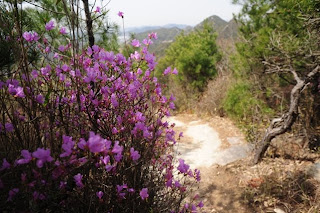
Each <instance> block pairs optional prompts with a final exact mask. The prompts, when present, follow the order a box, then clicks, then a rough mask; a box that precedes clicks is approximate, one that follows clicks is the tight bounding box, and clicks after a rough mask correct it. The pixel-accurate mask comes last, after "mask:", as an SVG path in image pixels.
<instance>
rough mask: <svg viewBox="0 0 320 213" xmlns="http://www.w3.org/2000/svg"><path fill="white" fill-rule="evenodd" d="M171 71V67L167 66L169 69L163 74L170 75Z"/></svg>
mask: <svg viewBox="0 0 320 213" xmlns="http://www.w3.org/2000/svg"><path fill="white" fill-rule="evenodd" d="M170 72H171V67H167V69H165V70H164V72H163V75H168V74H169V73H170Z"/></svg>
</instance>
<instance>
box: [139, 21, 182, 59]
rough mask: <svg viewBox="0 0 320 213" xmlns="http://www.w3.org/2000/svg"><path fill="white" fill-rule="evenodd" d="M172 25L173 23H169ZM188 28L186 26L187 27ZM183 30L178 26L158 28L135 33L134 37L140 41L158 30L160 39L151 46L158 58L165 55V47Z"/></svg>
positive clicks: (151, 50)
mask: <svg viewBox="0 0 320 213" xmlns="http://www.w3.org/2000/svg"><path fill="white" fill-rule="evenodd" d="M168 26H172V25H168ZM185 29H186V28H185ZM182 31H183V30H182V29H181V28H178V27H171V28H164V27H161V28H158V29H152V30H148V31H145V32H141V33H136V34H134V37H135V38H136V39H138V40H140V41H142V40H143V39H145V38H147V37H148V34H149V33H151V32H156V33H157V36H158V39H157V40H154V43H153V44H152V45H151V46H150V49H149V51H150V52H152V53H155V54H156V56H157V58H160V57H162V56H163V55H164V52H165V49H166V48H167V47H168V46H169V45H170V44H171V43H172V42H173V41H174V39H175V37H176V36H177V35H179V34H180V33H181V32H182Z"/></svg>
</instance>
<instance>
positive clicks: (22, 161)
mask: <svg viewBox="0 0 320 213" xmlns="http://www.w3.org/2000/svg"><path fill="white" fill-rule="evenodd" d="M21 156H22V157H23V158H22V159H19V160H18V161H17V164H26V163H29V162H30V161H31V160H32V156H31V153H30V152H29V151H28V150H22V151H21Z"/></svg>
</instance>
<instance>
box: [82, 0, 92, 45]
mask: <svg viewBox="0 0 320 213" xmlns="http://www.w3.org/2000/svg"><path fill="white" fill-rule="evenodd" d="M82 2H83V5H84V12H85V14H86V24H87V32H88V37H89V46H90V47H92V46H93V45H94V35H93V29H92V18H91V14H90V10H89V1H88V0H82Z"/></svg>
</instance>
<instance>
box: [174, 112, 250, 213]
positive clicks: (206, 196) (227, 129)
mask: <svg viewBox="0 0 320 213" xmlns="http://www.w3.org/2000/svg"><path fill="white" fill-rule="evenodd" d="M169 122H170V123H171V124H172V123H175V127H174V130H175V131H176V132H177V135H178V134H179V132H183V137H182V138H181V139H180V140H179V141H178V142H177V146H176V149H175V152H176V157H178V158H182V159H184V160H185V161H186V163H188V164H189V165H190V167H191V168H193V169H195V168H197V169H200V171H201V182H200V184H199V185H198V186H197V187H198V188H197V189H196V190H197V192H198V194H199V195H200V198H201V199H202V200H203V201H204V203H205V207H204V209H203V210H204V212H219V213H225V212H226V213H227V212H237V213H248V212H250V211H248V209H247V208H246V207H245V206H243V204H242V203H241V202H240V200H241V190H239V188H238V184H239V179H238V178H235V176H234V175H233V174H230V173H229V172H227V171H226V170H225V168H226V167H228V164H229V163H231V162H234V161H237V160H239V159H242V158H245V157H246V156H248V155H249V154H250V151H251V146H250V145H249V144H248V143H246V140H245V137H244V135H243V134H242V133H241V132H240V131H239V129H238V128H237V127H236V126H235V125H234V124H233V123H232V122H231V121H230V120H229V119H226V118H221V117H213V118H212V117H211V118H205V117H203V118H199V117H197V116H196V115H191V114H180V115H177V116H174V117H170V119H169Z"/></svg>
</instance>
